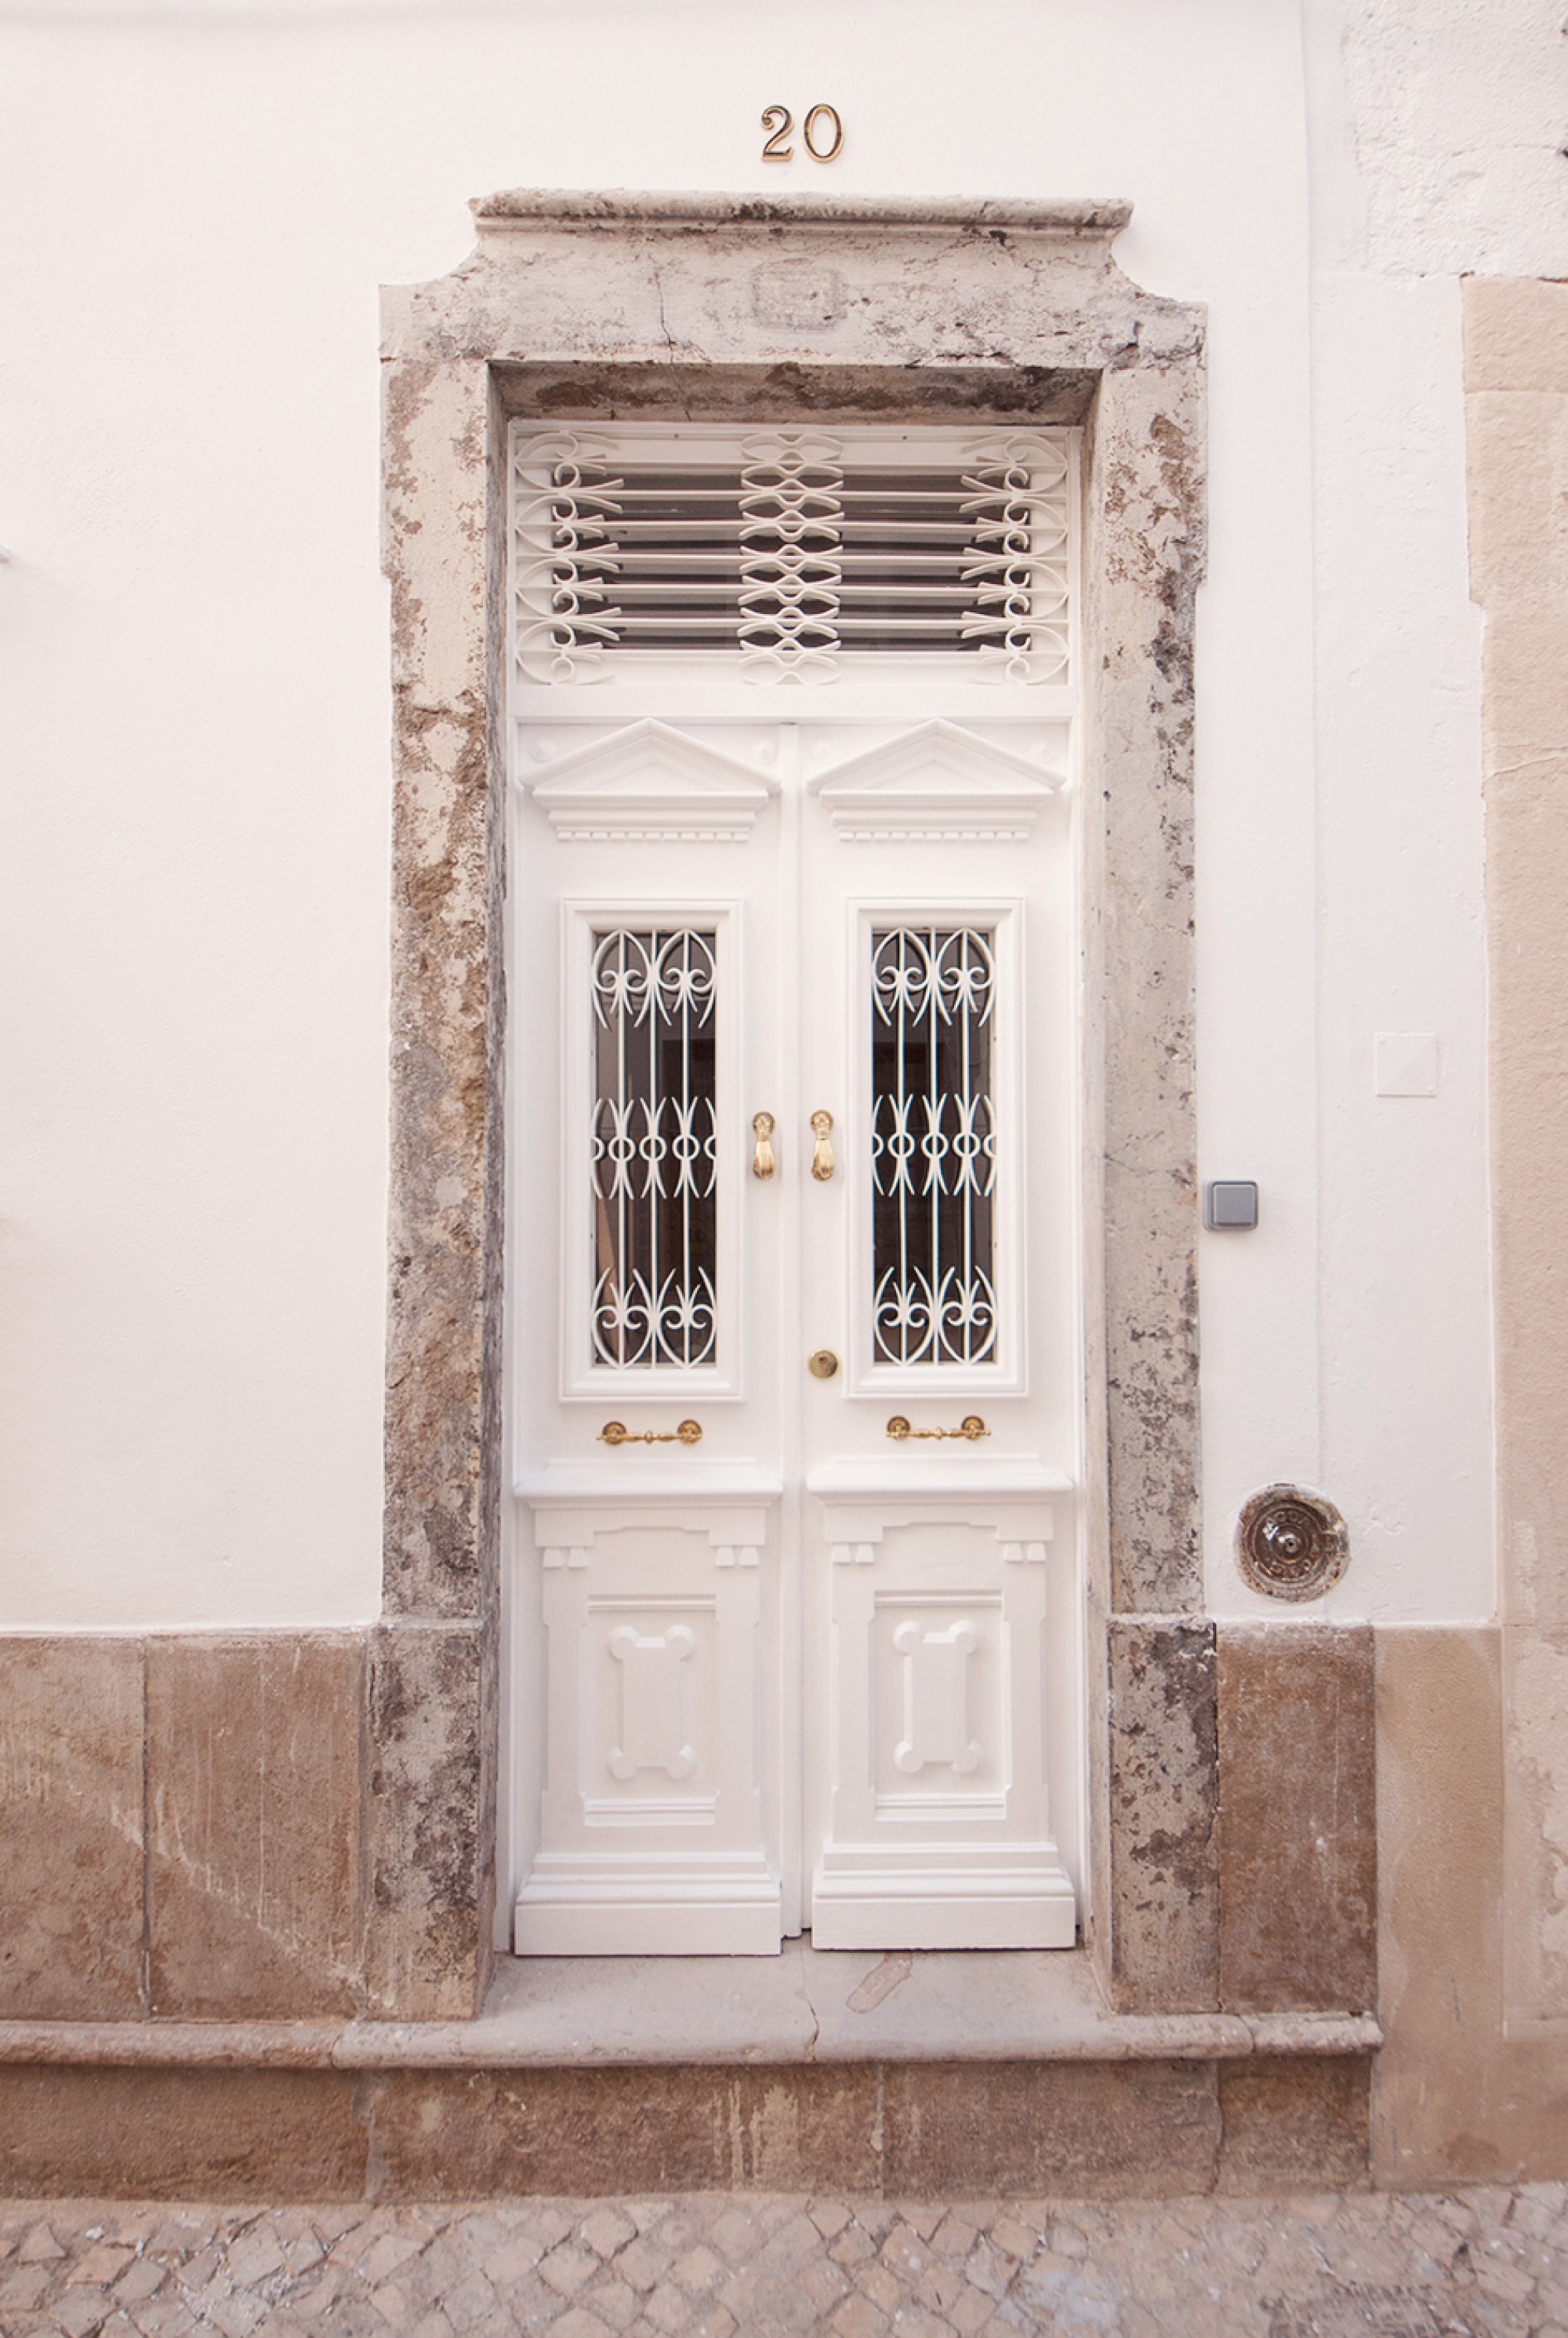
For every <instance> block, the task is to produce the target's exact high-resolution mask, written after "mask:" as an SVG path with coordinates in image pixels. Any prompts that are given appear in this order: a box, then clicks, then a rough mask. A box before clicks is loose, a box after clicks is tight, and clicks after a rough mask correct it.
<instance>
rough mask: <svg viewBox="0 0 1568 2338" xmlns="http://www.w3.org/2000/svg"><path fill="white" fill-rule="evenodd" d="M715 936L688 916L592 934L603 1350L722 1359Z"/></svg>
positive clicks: (597, 1330)
mask: <svg viewBox="0 0 1568 2338" xmlns="http://www.w3.org/2000/svg"><path fill="white" fill-rule="evenodd" d="M714 941H715V937H714V935H713V934H712V933H698V932H694V931H692V930H691V928H684V927H683V928H649V927H641V928H628V927H617V928H613V930H611V931H607V932H599V933H596V934H595V935H594V938H593V985H592V996H593V1064H594V1091H593V1097H594V1100H593V1322H592V1329H593V1355H594V1360H595V1361H596V1362H597V1363H599V1364H607V1365H611V1366H613V1367H616V1368H618V1369H622V1370H627V1369H639V1368H640V1369H642V1370H653V1369H654V1368H655V1367H656V1366H666V1367H668V1366H670V1365H674V1366H677V1367H679V1368H685V1369H690V1368H691V1367H694V1366H696V1365H700V1364H710V1363H711V1362H712V1361H713V1351H714V1340H715V1334H716V1331H717V1306H718V1298H717V1292H716V1290H715V1246H716V1239H717V1227H718V1195H717V1190H716V1189H717V1183H718V1177H717V1167H718V1164H717V1127H716V1124H715V1120H714V1104H713V1099H714V1072H715V1052H716V1051H715V1046H714V1036H715V1034H714V1017H715V981H714Z"/></svg>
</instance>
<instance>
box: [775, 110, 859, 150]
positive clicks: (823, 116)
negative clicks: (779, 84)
mask: <svg viewBox="0 0 1568 2338" xmlns="http://www.w3.org/2000/svg"><path fill="white" fill-rule="evenodd" d="M762 127H763V129H764V130H766V131H767V132H768V133H769V134H768V140H767V143H766V144H765V145H764V146H763V149H762V160H763V161H764V162H789V159H790V157H791V156H792V155H793V153H794V152H795V149H794V147H793V146H791V145H789V143H788V141H789V139H791V138H792V137H793V136H794V134H795V116H794V115H793V114H792V113H790V111H789V107H788V106H787V105H765V106H764V107H763V109H762ZM800 139H801V143H802V144H803V145H804V147H805V149H806V152H808V154H809V155H810V157H811V160H812V161H813V162H832V160H833V158H834V156H835V155H836V154H837V153H838V150H839V148H840V147H841V146H842V145H843V143H844V124H843V123H842V122H841V121H840V119H839V116H838V107H837V106H836V105H814V106H813V107H812V108H811V111H810V113H809V114H808V115H807V116H806V119H805V121H804V122H803V123H801V124H800Z"/></svg>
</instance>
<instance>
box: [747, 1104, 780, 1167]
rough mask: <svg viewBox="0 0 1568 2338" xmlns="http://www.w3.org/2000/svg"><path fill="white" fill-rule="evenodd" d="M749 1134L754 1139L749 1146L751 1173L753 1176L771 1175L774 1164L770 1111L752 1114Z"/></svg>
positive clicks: (771, 1116)
mask: <svg viewBox="0 0 1568 2338" xmlns="http://www.w3.org/2000/svg"><path fill="white" fill-rule="evenodd" d="M751 1134H752V1136H753V1137H754V1138H755V1140H756V1142H755V1143H754V1144H753V1145H752V1148H751V1174H752V1175H753V1177H771V1175H772V1174H773V1170H774V1166H775V1164H774V1160H773V1115H772V1114H771V1113H770V1112H754V1113H753V1114H752V1115H751Z"/></svg>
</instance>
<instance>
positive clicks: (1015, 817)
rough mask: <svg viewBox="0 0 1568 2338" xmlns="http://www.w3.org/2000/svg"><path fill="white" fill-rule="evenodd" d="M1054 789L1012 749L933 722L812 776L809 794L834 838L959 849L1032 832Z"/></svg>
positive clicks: (1041, 772)
mask: <svg viewBox="0 0 1568 2338" xmlns="http://www.w3.org/2000/svg"><path fill="white" fill-rule="evenodd" d="M1059 784H1060V781H1058V780H1057V779H1056V778H1055V777H1054V775H1053V774H1051V773H1050V772H1048V771H1044V770H1043V769H1042V768H1041V766H1040V765H1039V764H1037V763H1034V762H1032V761H1030V760H1029V758H1028V757H1027V756H1026V755H1023V754H1020V753H1019V752H1017V751H1016V750H1015V749H1014V748H1012V747H1004V746H999V745H997V744H996V743H995V742H992V741H990V740H985V739H981V738H978V737H976V735H975V732H972V731H965V730H962V729H960V728H959V726H958V725H957V724H956V723H953V722H939V721H938V722H923V723H921V724H920V725H919V726H918V728H917V729H916V730H913V731H905V732H900V733H899V735H898V736H897V738H894V739H890V740H888V741H887V742H885V743H884V744H882V745H879V746H876V747H869V748H867V749H866V750H865V752H862V753H860V754H858V755H852V756H850V757H849V759H848V761H846V762H842V763H838V764H836V765H834V767H833V768H832V770H830V771H824V772H819V773H818V775H817V776H816V777H815V778H814V779H812V780H811V781H810V782H809V790H810V792H811V793H812V794H813V795H816V796H818V797H820V799H821V801H822V805H823V808H824V810H826V811H827V813H828V817H829V819H830V820H832V822H833V826H834V828H835V830H837V831H838V834H839V835H840V836H842V837H845V838H848V839H850V840H855V841H857V842H863V843H882V842H884V841H897V840H899V839H902V838H916V837H917V838H920V839H923V840H926V841H927V842H931V841H936V842H942V843H955V844H959V843H966V842H969V841H971V840H975V841H978V840H982V839H984V840H985V841H986V842H988V843H995V842H996V841H998V840H1001V841H1007V840H1014V839H1016V840H1023V839H1024V837H1027V836H1031V835H1033V833H1034V827H1035V823H1036V821H1037V820H1039V817H1040V810H1041V807H1042V806H1043V805H1044V802H1045V801H1046V800H1047V799H1048V798H1049V797H1051V796H1052V795H1054V793H1055V792H1056V790H1057V787H1058V786H1059Z"/></svg>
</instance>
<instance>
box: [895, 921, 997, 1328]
mask: <svg viewBox="0 0 1568 2338" xmlns="http://www.w3.org/2000/svg"><path fill="white" fill-rule="evenodd" d="M995 987H996V968H995V951H994V949H993V948H992V938H991V936H990V935H989V934H988V933H983V932H981V931H979V930H977V929H976V928H974V927H972V926H940V925H929V926H927V925H922V926H897V927H893V928H878V929H877V930H876V931H875V932H874V933H873V935H872V938H871V1184H872V1207H871V1227H872V1276H873V1284H874V1317H873V1320H874V1326H875V1353H876V1360H877V1362H878V1363H880V1364H981V1363H987V1362H992V1361H995V1351H996V1331H997V1324H996V1297H995V1287H994V1283H993V1272H994V1267H993V1242H994V1227H993V1218H994V1214H995V1210H994V1194H995V1179H996V1162H995V1127H994V1125H993V1116H992V1106H991V1055H992V1029H993V1020H992V1010H993V1007H994V1006H995Z"/></svg>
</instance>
